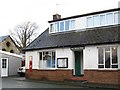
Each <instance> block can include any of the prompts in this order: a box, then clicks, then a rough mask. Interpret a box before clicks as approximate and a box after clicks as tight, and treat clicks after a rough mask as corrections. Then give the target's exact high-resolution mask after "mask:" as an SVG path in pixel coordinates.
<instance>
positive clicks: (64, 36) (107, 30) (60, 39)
mask: <svg viewBox="0 0 120 90" xmlns="http://www.w3.org/2000/svg"><path fill="white" fill-rule="evenodd" d="M119 27H120V26H119ZM119 27H118V25H116V26H108V27H98V28H91V29H86V30H84V31H74V32H66V33H65V32H64V33H57V34H49V29H47V30H45V31H44V32H43V33H42V34H41V35H40V36H38V37H37V38H36V39H35V40H34V41H33V42H32V43H31V44H30V45H29V46H28V47H27V48H26V49H25V50H26V51H27V50H37V49H47V48H58V47H73V46H85V45H96V44H108V43H119V42H120V38H119V37H118V36H120V30H119V29H118V28H119Z"/></svg>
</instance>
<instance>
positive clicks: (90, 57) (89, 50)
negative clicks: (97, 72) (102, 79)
mask: <svg viewBox="0 0 120 90" xmlns="http://www.w3.org/2000/svg"><path fill="white" fill-rule="evenodd" d="M97 56H98V50H97V47H96V46H86V47H85V49H84V52H83V60H84V69H97V67H98V66H97V62H98V57H97Z"/></svg>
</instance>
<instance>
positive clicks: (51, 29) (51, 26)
mask: <svg viewBox="0 0 120 90" xmlns="http://www.w3.org/2000/svg"><path fill="white" fill-rule="evenodd" d="M54 31H55V30H54V24H51V25H50V32H54Z"/></svg>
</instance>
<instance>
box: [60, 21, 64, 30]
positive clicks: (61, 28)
mask: <svg viewBox="0 0 120 90" xmlns="http://www.w3.org/2000/svg"><path fill="white" fill-rule="evenodd" d="M60 31H64V21H62V22H60Z"/></svg>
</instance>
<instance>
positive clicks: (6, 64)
mask: <svg viewBox="0 0 120 90" xmlns="http://www.w3.org/2000/svg"><path fill="white" fill-rule="evenodd" d="M3 59H6V60H7V61H6V75H2V70H3V68H2V60H3ZM0 64H1V67H0V68H1V77H7V76H8V58H1V62H0Z"/></svg>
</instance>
